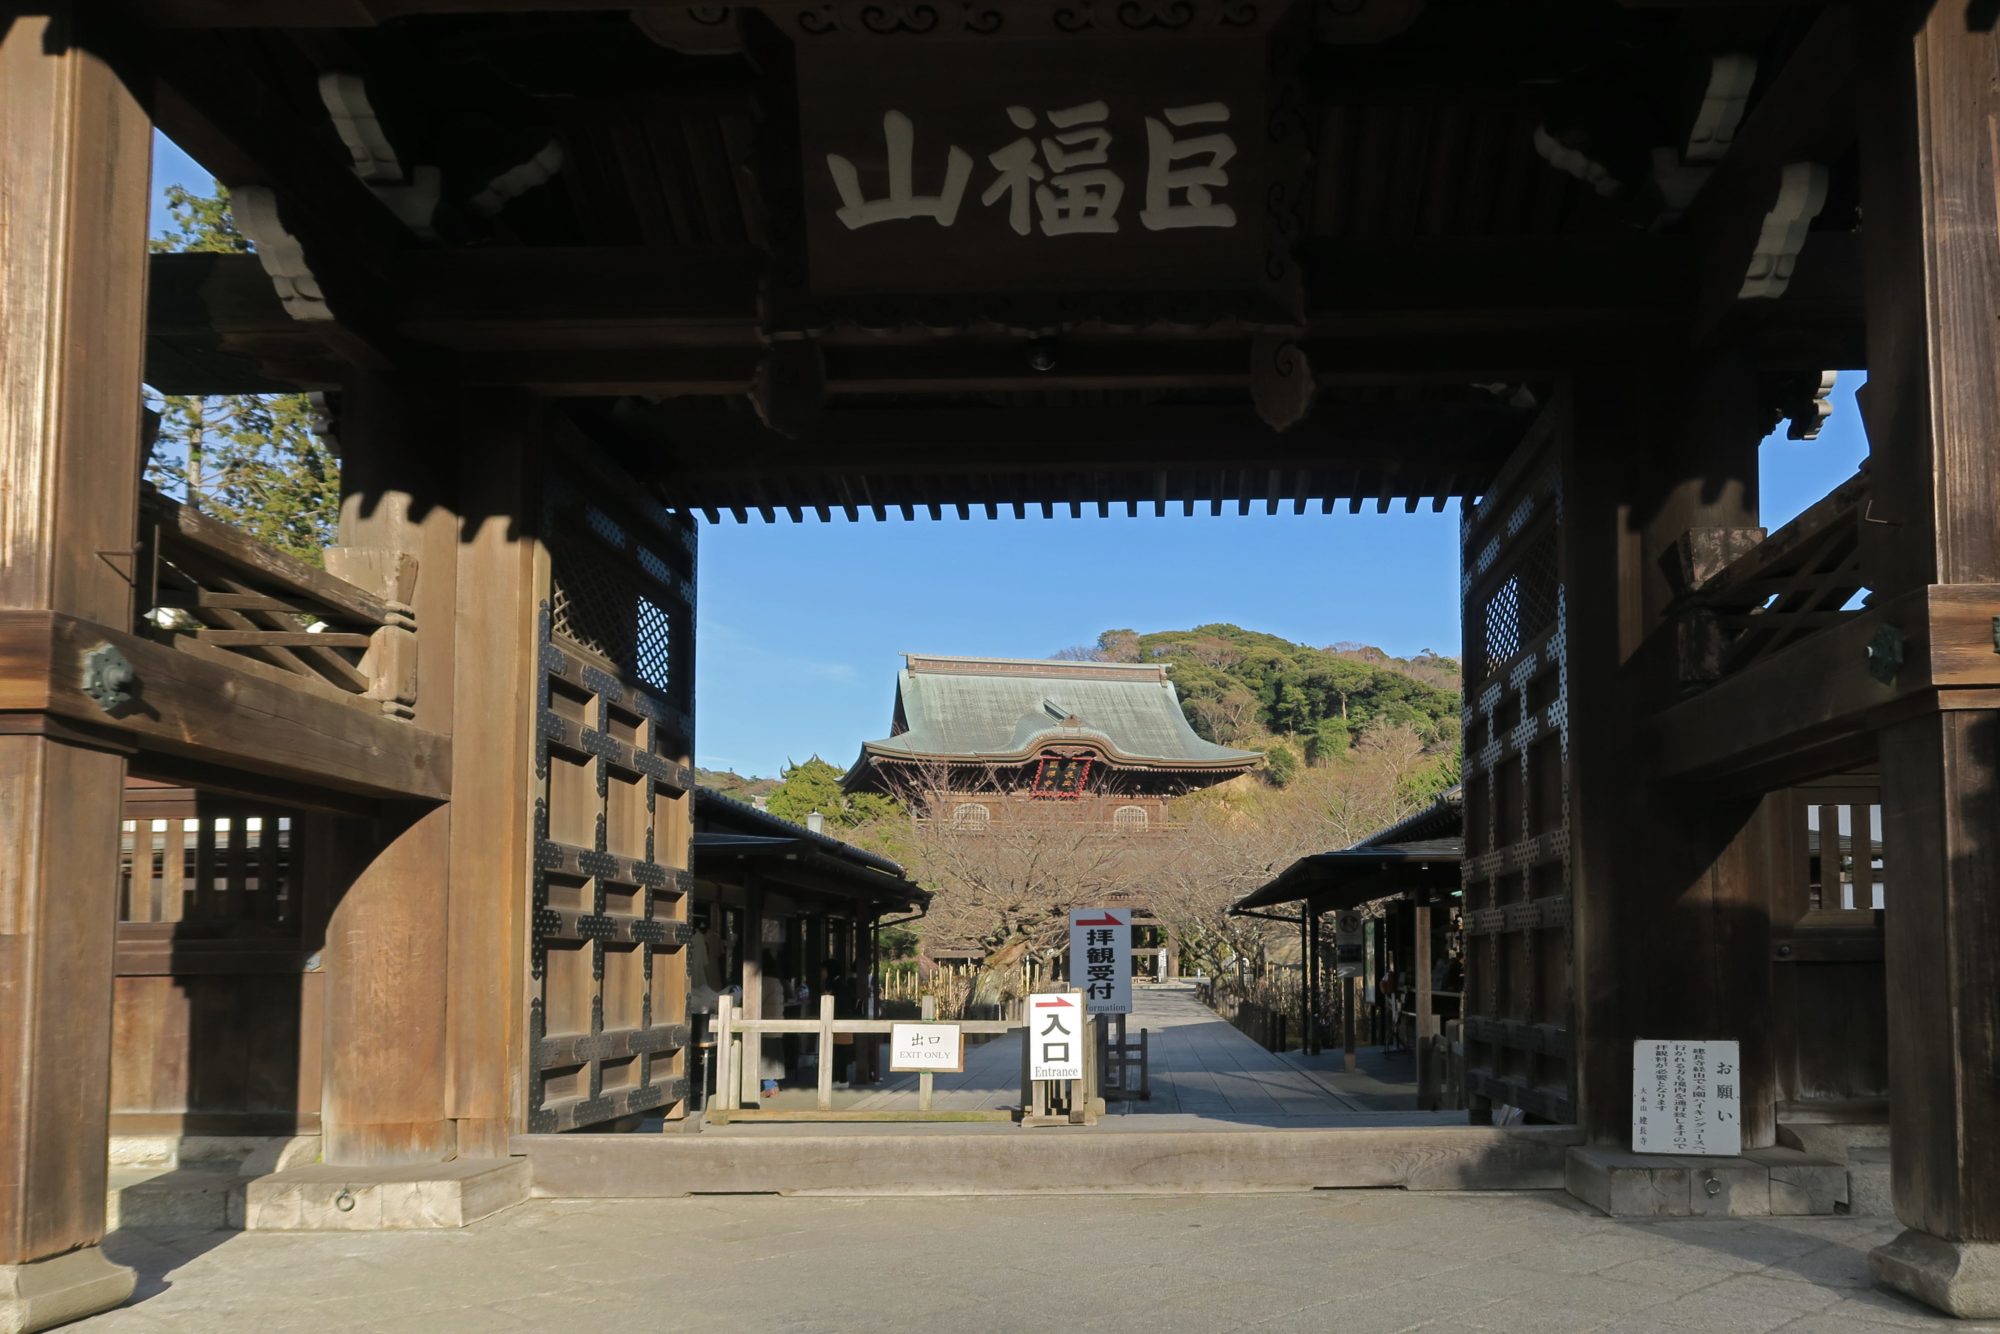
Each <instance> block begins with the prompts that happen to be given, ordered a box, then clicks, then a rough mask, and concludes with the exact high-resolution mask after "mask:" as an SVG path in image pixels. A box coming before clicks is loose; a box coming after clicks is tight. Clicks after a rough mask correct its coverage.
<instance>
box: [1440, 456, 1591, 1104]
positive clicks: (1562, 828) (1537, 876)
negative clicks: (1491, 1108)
mask: <svg viewBox="0 0 2000 1334" xmlns="http://www.w3.org/2000/svg"><path fill="white" fill-rule="evenodd" d="M1524 462H1525V463H1526V466H1524V467H1520V468H1510V469H1509V472H1510V474H1511V476H1512V480H1511V481H1505V482H1503V483H1502V484H1501V485H1499V486H1498V487H1496V489H1495V491H1494V493H1493V494H1491V495H1489V496H1487V497H1486V498H1485V499H1483V500H1482V501H1481V502H1480V503H1479V504H1478V505H1476V506H1468V507H1467V509H1466V512H1465V518H1464V524H1463V538H1464V541H1463V551H1464V567H1463V569H1464V573H1463V583H1462V587H1461V592H1462V596H1463V599H1464V613H1465V620H1464V624H1465V627H1466V629H1465V636H1466V646H1465V671H1466V692H1465V718H1464V722H1465V729H1464V730H1465V860H1464V863H1463V867H1464V880H1463V884H1464V889H1465V906H1464V924H1465V940H1466V981H1465V1020H1464V1023H1465V1044H1466V1046H1465V1050H1466V1092H1467V1093H1468V1094H1469V1095H1471V1096H1472V1097H1473V1098H1475V1099H1476V1100H1478V1101H1481V1102H1485V1103H1488V1104H1500V1103H1505V1104H1509V1105H1512V1106H1515V1107H1519V1108H1521V1109H1523V1110H1524V1111H1526V1112H1528V1113H1529V1114H1530V1115H1532V1116H1535V1117H1537V1118H1539V1119H1542V1120H1547V1121H1558V1122H1567V1121H1570V1120H1571V1119H1573V1112H1574V1107H1575V1091H1576V1090H1575V1074H1574V1066H1575V1062H1574V1055H1573V1049H1572V1043H1573V1038H1572V1028H1573V1026H1572V1022H1571V1017H1570V1016H1571V1013H1572V1006H1573V997H1572V995H1571V982H1570V960H1571V949H1570V859H1569V665H1568V654H1567V644H1568V634H1567V627H1566V623H1565V615H1566V613H1565V605H1564V595H1563V576H1562V569H1561V550H1562V547H1561V526H1562V493H1561V486H1560V479H1559V475H1558V473H1557V472H1556V470H1555V467H1554V466H1553V464H1552V463H1547V462H1534V461H1524Z"/></svg>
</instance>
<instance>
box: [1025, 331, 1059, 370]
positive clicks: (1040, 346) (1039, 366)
mask: <svg viewBox="0 0 2000 1334" xmlns="http://www.w3.org/2000/svg"><path fill="white" fill-rule="evenodd" d="M1028 365H1030V366H1031V367H1033V368H1034V369H1036V370H1038V371H1042V372H1048V371H1052V370H1054V369H1055V368H1056V340H1055V339H1053V338H1037V339H1034V340H1033V341H1031V342H1030V343H1029V344H1028Z"/></svg>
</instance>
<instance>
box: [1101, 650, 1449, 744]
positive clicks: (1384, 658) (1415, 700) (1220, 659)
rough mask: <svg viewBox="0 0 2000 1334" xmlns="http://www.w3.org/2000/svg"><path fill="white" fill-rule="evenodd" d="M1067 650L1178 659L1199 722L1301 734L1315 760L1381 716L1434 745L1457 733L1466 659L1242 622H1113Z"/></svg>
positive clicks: (1238, 732)
mask: <svg viewBox="0 0 2000 1334" xmlns="http://www.w3.org/2000/svg"><path fill="white" fill-rule="evenodd" d="M1065 656H1076V657H1086V656H1087V657H1096V658H1099V659H1101V660H1104V661H1109V662H1159V661H1166V662H1170V663H1172V664H1173V668H1172V672H1171V675H1172V679H1173V682H1174V685H1175V687H1176V688H1177V689H1178V690H1179V691H1180V697H1181V707H1182V709H1184V710H1185V711H1186V712H1187V717H1188V721H1189V722H1190V723H1191V724H1193V726H1194V729H1195V731H1197V732H1199V733H1200V734H1201V735H1203V736H1205V737H1207V738H1208V739H1209V740H1211V741H1215V742H1219V743H1221V744H1223V745H1243V746H1252V747H1254V746H1255V744H1256V743H1257V742H1258V741H1259V740H1260V739H1261V738H1265V737H1271V736H1276V737H1286V738H1295V739H1296V740H1297V743H1298V745H1299V748H1300V750H1301V751H1303V752H1304V755H1303V758H1305V759H1306V760H1308V761H1314V760H1320V759H1325V758H1330V757H1331V756H1332V755H1336V754H1339V753H1340V752H1342V751H1344V750H1345V749H1346V748H1347V744H1348V741H1349V739H1350V738H1351V737H1352V736H1354V735H1356V734H1358V733H1360V732H1362V731H1364V730H1366V729H1367V728H1368V727H1369V726H1370V725H1371V724H1373V723H1376V722H1385V723H1394V724H1402V725H1406V726H1408V727H1410V728H1412V729H1414V730H1415V731H1416V732H1418V733H1419V734H1420V735H1421V736H1422V737H1423V738H1424V740H1425V741H1426V742H1429V743H1431V744H1432V745H1437V744H1440V743H1449V742H1451V741H1455V740H1456V739H1457V735H1458V726H1459V688H1458V682H1459V671H1458V663H1457V661H1456V660H1454V659H1451V658H1446V657H1442V656H1440V655H1438V654H1434V653H1424V654H1420V655H1418V656H1417V657H1415V658H1392V657H1390V656H1389V655H1388V654H1386V653H1384V652H1383V651H1382V650H1380V649H1376V648H1369V647H1366V646H1363V645H1359V644H1336V645H1333V646H1331V647H1328V648H1313V647H1311V646H1310V645H1306V644H1294V643H1292V642H1291V641H1289V640H1285V639H1280V638H1278V636H1276V635H1267V634H1260V633H1258V632H1257V631H1254V630H1245V629H1243V628H1241V627H1240V626H1235V625H1198V626H1196V627H1195V628H1194V629H1192V630H1162V631H1159V632H1158V633H1155V634H1143V635H1142V634H1138V633H1136V632H1134V631H1131V630H1107V631H1105V632H1104V633H1103V634H1102V635H1099V636H1098V639H1097V644H1096V646H1095V647H1094V648H1091V649H1084V650H1069V651H1068V652H1067V653H1066V654H1065Z"/></svg>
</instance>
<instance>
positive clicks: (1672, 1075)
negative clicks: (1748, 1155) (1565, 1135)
mask: <svg viewBox="0 0 2000 1334" xmlns="http://www.w3.org/2000/svg"><path fill="white" fill-rule="evenodd" d="M1741 1069H1742V1061H1741V1057H1740V1048H1739V1045H1738V1044H1737V1043H1736V1042H1733V1041H1727V1042H1725V1041H1716V1042H1677V1041H1661V1040H1657V1039H1646V1038H1641V1039H1640V1040H1639V1041H1637V1042H1634V1043H1633V1044H1632V1151H1633V1152H1634V1153H1678V1154H1697V1155H1706V1156H1710V1157H1723V1158H1733V1157H1735V1156H1736V1155H1737V1154H1739V1153H1741V1152H1742V1151H1743V1098H1742V1094H1741V1091H1740V1085H1741V1080H1740V1078H1739V1072H1740V1071H1741Z"/></svg>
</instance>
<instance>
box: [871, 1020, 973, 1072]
mask: <svg viewBox="0 0 2000 1334" xmlns="http://www.w3.org/2000/svg"><path fill="white" fill-rule="evenodd" d="M889 1069H890V1070H892V1071H899V1072H900V1071H912V1072H915V1073H917V1074H922V1073H923V1072H924V1071H926V1070H928V1071H930V1072H931V1073H933V1074H957V1073H959V1072H960V1071H962V1070H964V1069H965V1042H964V1039H963V1037H962V1036H961V1030H960V1029H959V1026H958V1025H957V1024H892V1025H890V1027H889Z"/></svg>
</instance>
